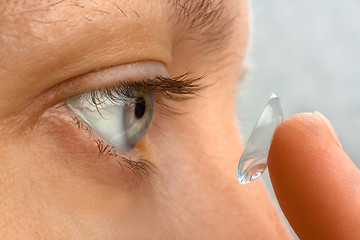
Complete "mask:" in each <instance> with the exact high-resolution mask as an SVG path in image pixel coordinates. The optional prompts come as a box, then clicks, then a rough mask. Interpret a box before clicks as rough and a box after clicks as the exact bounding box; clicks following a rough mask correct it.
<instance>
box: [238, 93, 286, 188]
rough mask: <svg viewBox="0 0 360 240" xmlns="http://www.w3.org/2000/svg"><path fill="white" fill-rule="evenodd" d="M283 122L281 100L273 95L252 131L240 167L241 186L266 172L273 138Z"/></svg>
mask: <svg viewBox="0 0 360 240" xmlns="http://www.w3.org/2000/svg"><path fill="white" fill-rule="evenodd" d="M283 120H284V112H283V110H282V107H281V104H280V99H279V97H278V96H277V95H276V94H274V93H273V94H272V95H271V97H270V99H269V101H268V103H267V104H266V106H265V109H264V111H263V113H262V114H261V115H260V118H259V120H258V121H257V123H256V125H255V127H254V129H253V130H252V132H251V134H250V137H249V140H248V142H247V143H246V145H245V149H244V152H243V154H242V155H241V158H240V161H239V165H238V179H239V183H240V184H246V183H249V182H251V181H254V180H255V179H257V178H258V177H260V176H261V175H262V173H263V172H264V171H265V169H266V167H267V157H268V154H269V148H270V144H271V140H272V136H273V134H274V132H275V129H276V128H277V127H278V126H279V125H280V123H281V122H282V121H283Z"/></svg>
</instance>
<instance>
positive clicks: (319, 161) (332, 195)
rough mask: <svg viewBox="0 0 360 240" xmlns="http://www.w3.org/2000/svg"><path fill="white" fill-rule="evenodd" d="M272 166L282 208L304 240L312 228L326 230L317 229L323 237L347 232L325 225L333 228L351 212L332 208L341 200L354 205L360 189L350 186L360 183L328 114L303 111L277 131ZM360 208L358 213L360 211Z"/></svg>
mask: <svg viewBox="0 0 360 240" xmlns="http://www.w3.org/2000/svg"><path fill="white" fill-rule="evenodd" d="M268 166H269V173H270V178H271V182H272V184H273V188H274V191H275V194H276V196H277V199H278V201H279V204H280V206H281V208H282V210H283V211H284V214H285V215H286V217H287V218H288V220H289V222H290V224H291V225H292V226H293V228H294V230H295V231H296V232H297V234H299V233H300V234H299V236H301V237H304V238H308V237H310V236H313V234H315V233H314V232H313V231H312V230H314V229H318V230H319V229H321V228H324V229H325V228H326V231H325V230H324V231H320V230H319V231H317V233H316V234H322V235H318V236H321V237H324V236H328V235H324V234H329V233H332V234H341V233H342V231H341V230H342V229H341V228H339V226H340V225H341V224H340V225H339V224H338V225H337V227H332V228H331V230H328V229H327V227H324V226H325V225H326V224H327V225H326V226H331V225H332V224H331V223H329V220H330V219H331V218H333V219H334V218H335V219H336V220H340V219H338V218H340V217H346V216H344V214H345V213H348V214H352V213H350V212H351V209H350V208H348V207H344V206H346V205H342V207H338V208H337V209H336V211H334V209H333V208H334V204H336V203H339V202H344V203H347V204H350V205H351V204H355V202H354V198H353V197H351V196H349V195H354V194H359V195H360V191H358V189H355V188H351V187H349V186H352V185H353V184H350V185H349V183H351V182H352V181H359V180H360V179H359V174H358V170H357V168H356V167H355V165H354V164H353V163H352V162H351V160H350V159H349V158H348V157H347V155H346V154H345V153H344V152H343V150H342V148H341V145H340V143H339V141H338V139H337V137H336V133H335V131H334V129H333V128H332V126H331V124H330V122H329V121H328V120H327V119H326V118H325V117H324V116H323V115H321V114H320V113H318V112H315V113H301V114H297V115H294V116H292V117H290V118H288V119H287V120H285V121H284V122H283V123H282V124H281V125H280V126H279V127H278V128H277V130H276V131H275V133H274V136H273V141H272V145H271V148H270V152H269V159H268ZM344 192H345V193H346V194H344ZM359 195H358V196H359ZM346 198H349V199H346ZM347 206H348V205H347ZM358 208H359V209H357V210H355V212H358V213H360V207H358ZM345 215H346V214H345ZM357 218H359V217H357ZM358 220H360V219H358ZM324 223H326V224H325V225H323V224H324ZM349 227H350V228H351V227H352V226H351V224H350V225H348V226H347V228H349ZM333 236H334V235H333Z"/></svg>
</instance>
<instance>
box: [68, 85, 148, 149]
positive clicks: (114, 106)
mask: <svg viewBox="0 0 360 240" xmlns="http://www.w3.org/2000/svg"><path fill="white" fill-rule="evenodd" d="M154 101H155V100H154V95H153V93H152V92H151V91H147V90H146V89H144V88H139V87H136V84H123V85H122V86H120V87H119V86H117V87H113V88H108V89H101V90H95V91H91V92H88V93H83V94H80V95H77V96H73V97H71V98H69V99H68V101H67V102H66V104H67V106H68V107H69V108H70V109H71V110H72V111H73V112H74V113H75V114H76V115H78V116H79V117H81V118H82V119H83V120H84V121H85V122H86V123H87V124H88V125H89V126H90V127H91V128H92V129H93V131H94V132H96V133H97V134H98V135H99V136H100V137H102V138H103V139H104V140H105V141H107V142H108V143H109V144H110V145H112V146H114V147H115V148H116V150H117V151H119V152H128V151H130V150H132V149H133V148H134V147H136V146H137V145H138V144H139V142H140V141H141V140H142V138H143V137H144V135H145V133H146V131H147V130H148V128H149V125H150V123H151V120H152V117H153V114H154V105H155V103H154Z"/></svg>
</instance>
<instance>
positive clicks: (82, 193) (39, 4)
mask: <svg viewBox="0 0 360 240" xmlns="http://www.w3.org/2000/svg"><path fill="white" fill-rule="evenodd" d="M196 3H197V1H185V2H183V1H180V2H177V3H173V1H169V2H168V1H161V0H156V1H155V0H154V1H141V0H132V1H125V0H112V1H108V0H93V1H85V0H83V1H81V0H78V1H70V0H64V1H52V2H51V3H50V2H49V1H40V0H36V1H34V0H32V1H2V2H1V3H0V13H1V15H0V46H1V48H0V84H1V88H0V132H1V136H0V159H1V160H0V162H1V167H0V212H1V218H0V238H1V239H19V238H22V239H23V238H26V239H247V238H250V237H252V238H256V239H287V238H289V235H288V232H287V230H286V229H285V227H284V225H283V223H282V222H281V220H280V217H279V215H278V213H277V211H276V209H275V207H274V205H273V203H272V201H271V200H270V198H269V196H268V195H267V192H266V190H265V188H264V186H263V184H262V182H261V181H256V182H254V183H251V184H248V185H239V184H238V182H237V172H236V170H237V163H238V160H239V157H240V155H241V153H242V150H243V144H242V142H241V140H240V138H239V136H238V129H237V121H236V118H235V101H234V98H235V89H236V84H237V79H238V76H239V73H240V72H239V71H240V69H241V65H242V62H243V58H244V55H245V53H246V47H247V39H248V9H247V3H246V1H242V0H241V1H240V0H239V1H237V0H225V1H223V2H221V1H215V2H214V3H212V1H205V5H206V6H207V8H205V7H204V6H203V7H198V9H196V8H194V6H195V5H196ZM198 6H199V5H198ZM212 8H214V9H213V10H211V9H212ZM189 9H190V10H191V9H195V10H193V11H189V12H190V14H187V13H188V12H187V10H189ZM204 9H205V10H204ZM216 9H218V10H219V9H222V11H220V12H219V11H216ZM204 11H205V12H204ZM211 12H213V13H212V14H209V13H211ZM201 13H202V17H203V18H204V17H205V18H206V19H208V20H204V19H201V17H200V18H194V16H196V15H199V14H201ZM214 14H218V15H215V16H216V17H212V16H214ZM212 18H214V19H215V20H214V19H212ZM178 20H180V21H178ZM136 62H158V63H161V64H163V65H164V66H165V67H166V69H167V71H168V73H169V75H170V76H178V75H181V74H184V73H187V72H191V73H190V75H191V76H193V77H199V76H203V75H204V76H205V77H204V78H203V79H202V80H201V84H203V85H207V87H206V88H205V89H203V90H202V91H200V92H199V94H198V95H199V96H195V97H193V98H191V99H188V100H186V101H180V102H175V101H169V102H168V104H169V105H170V106H171V107H174V108H176V109H179V110H181V112H183V114H178V115H167V114H164V113H161V112H160V111H158V110H156V111H155V113H154V119H153V120H152V124H151V126H150V128H149V131H148V132H147V134H146V136H145V137H144V139H143V140H142V141H141V143H140V144H139V145H138V146H137V147H136V148H135V149H134V150H133V153H131V154H132V155H133V156H134V157H133V160H134V161H136V160H137V159H136V158H137V156H140V155H141V156H143V157H144V158H146V159H147V160H148V161H149V162H151V164H153V165H154V166H155V167H154V168H155V169H156V170H154V172H155V173H154V174H151V176H149V177H145V178H144V177H143V178H141V177H139V176H137V175H136V174H134V173H133V172H132V171H130V170H129V169H126V168H125V169H122V168H121V167H120V166H119V164H118V161H119V159H120V160H121V156H118V157H113V156H100V155H99V150H98V148H97V147H96V144H95V140H96V139H97V138H98V136H96V134H90V135H91V136H90V135H89V133H88V132H87V131H85V130H84V129H83V128H80V129H78V127H77V126H75V125H74V124H73V122H72V118H73V117H74V116H75V115H74V113H72V112H71V111H70V110H69V109H68V108H67V107H66V106H64V105H63V104H62V103H63V102H64V100H65V99H66V98H68V97H70V96H72V95H76V94H79V93H83V92H88V91H91V90H96V89H101V88H104V87H109V86H113V85H115V84H117V82H118V81H123V80H124V79H117V80H116V81H114V80H113V79H110V78H107V76H106V74H103V75H104V79H103V80H101V81H95V80H91V79H88V78H87V76H88V75H87V74H88V73H91V72H95V73H96V74H101V73H102V71H104V69H107V68H113V67H117V66H126V65H127V64H130V63H136ZM120 70H121V69H120ZM142 70H144V69H142ZM139 71H140V70H139ZM144 71H146V69H145V70H144ZM133 75H134V76H133V78H134V79H136V78H137V77H138V76H136V73H134V74H133ZM80 76H83V77H80Z"/></svg>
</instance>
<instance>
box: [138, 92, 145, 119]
mask: <svg viewBox="0 0 360 240" xmlns="http://www.w3.org/2000/svg"><path fill="white" fill-rule="evenodd" d="M145 107H146V105H145V100H144V98H142V97H141V98H138V99H136V104H135V117H136V118H138V119H139V118H142V117H143V116H144V114H145Z"/></svg>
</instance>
